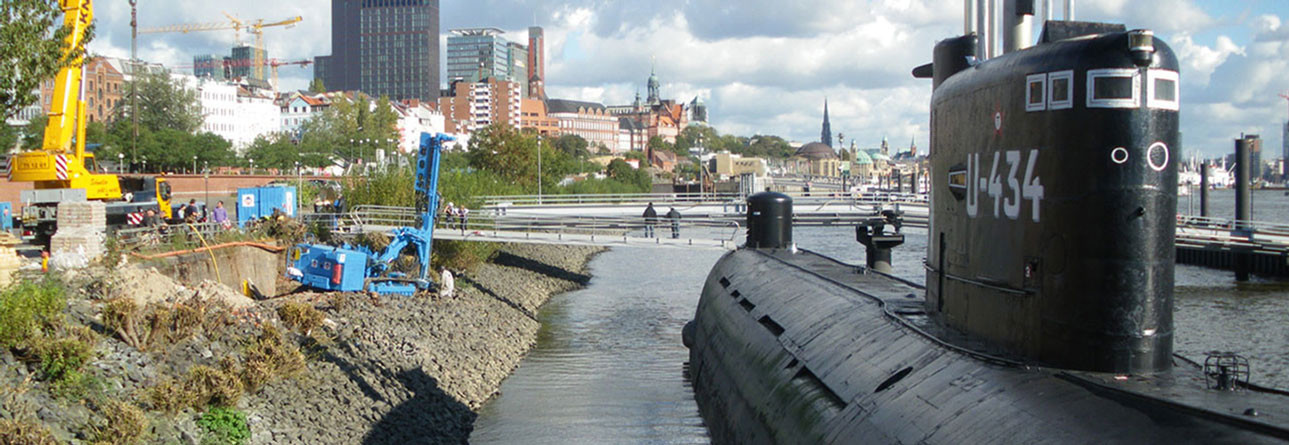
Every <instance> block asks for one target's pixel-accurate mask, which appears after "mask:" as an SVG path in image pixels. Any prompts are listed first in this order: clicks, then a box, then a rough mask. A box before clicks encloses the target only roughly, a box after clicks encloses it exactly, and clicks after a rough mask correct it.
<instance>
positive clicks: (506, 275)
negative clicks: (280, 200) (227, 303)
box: [243, 245, 599, 444]
mask: <svg viewBox="0 0 1289 445" xmlns="http://www.w3.org/2000/svg"><path fill="white" fill-rule="evenodd" d="M598 251H599V249H598V248H591V247H579V246H531V245H510V246H507V247H505V248H503V249H502V250H501V252H500V253H499V254H498V256H497V258H496V259H495V260H493V261H491V262H489V263H485V264H483V265H481V266H479V267H478V268H476V270H474V271H473V272H471V273H467V274H465V275H464V276H461V277H458V279H457V284H458V292H457V295H456V296H455V297H452V298H437V297H435V298H425V297H417V298H398V297H384V298H373V297H369V296H366V295H357V294H308V293H305V294H297V295H294V296H290V297H287V298H289V299H297V300H298V299H304V300H307V301H312V302H314V303H315V305H316V306H318V307H319V308H320V309H322V310H323V311H324V312H326V313H327V317H328V320H330V321H329V322H328V327H327V328H326V331H327V333H326V334H325V335H324V336H323V337H330V338H325V339H324V340H323V344H322V345H321V346H320V347H318V348H315V349H313V350H311V351H308V352H306V355H307V356H308V357H309V358H310V360H309V363H308V369H307V371H305V372H304V373H303V374H302V375H300V376H299V377H296V378H294V379H291V380H285V381H280V382H276V383H272V384H269V385H268V386H266V387H264V388H263V389H262V390H261V391H260V392H259V393H258V394H256V395H254V396H252V397H249V398H247V399H246V400H244V402H243V404H244V405H245V407H244V408H245V411H246V413H247V416H248V420H249V423H250V427H251V431H252V435H253V436H252V440H251V442H252V443H257V444H270V443H281V444H285V443H293V444H294V443H365V444H383V443H390V444H408V443H458V442H465V441H466V440H467V439H468V438H469V435H470V431H471V430H472V429H473V424H474V419H475V417H476V412H477V410H478V409H479V408H480V407H481V406H483V404H484V403H485V402H486V401H488V399H490V398H491V397H492V396H493V395H494V394H496V391H497V389H498V388H499V387H500V386H501V382H502V380H504V379H505V378H506V377H507V376H508V375H510V373H511V371H512V370H514V368H515V367H516V366H518V364H519V361H520V360H521V359H522V358H523V356H524V354H525V353H527V351H528V350H529V349H531V348H532V346H533V345H534V344H535V342H536V337H537V331H538V329H539V327H540V326H539V323H538V322H537V320H536V315H535V314H536V313H537V311H538V309H539V308H540V307H541V306H542V305H543V304H544V303H545V302H546V301H547V300H548V299H549V298H550V297H551V296H552V295H555V294H559V293H563V292H567V291H570V290H573V289H576V288H578V287H580V286H581V285H583V284H585V283H586V281H587V280H588V279H589V277H588V276H587V275H585V271H586V263H587V261H589V259H590V258H591V256H593V255H594V254H595V253H597V252H598ZM270 304H281V302H273V303H270Z"/></svg>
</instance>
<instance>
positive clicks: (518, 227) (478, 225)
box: [343, 206, 742, 241]
mask: <svg viewBox="0 0 1289 445" xmlns="http://www.w3.org/2000/svg"><path fill="white" fill-rule="evenodd" d="M419 217H420V213H419V212H417V211H416V209H412V208H409V207H388V206H360V207H355V208H354V210H353V211H350V212H348V213H345V214H344V215H343V219H347V220H348V221H347V223H350V224H353V225H354V226H356V227H361V228H368V227H374V228H382V229H383V228H386V227H407V226H412V225H415V224H416V223H417V222H418V221H417V219H418V218H419ZM647 225H649V224H648V223H647V222H645V221H644V220H643V219H642V218H640V217H589V216H548V215H517V214H508V215H497V214H492V213H488V212H479V213H478V214H471V215H469V217H467V218H466V222H465V224H464V226H463V225H462V224H461V223H460V221H456V220H452V221H449V220H447V219H446V218H444V217H440V218H439V219H438V220H437V221H436V224H435V228H436V230H461V231H463V232H466V233H471V232H502V231H504V232H533V233H535V232H544V233H568V234H572V233H577V234H583V235H606V236H621V235H623V234H624V233H631V232H636V231H642V230H644V229H645V227H646V226H647ZM671 225H672V222H671V221H670V220H668V219H666V217H663V216H660V217H659V218H658V221H657V222H656V223H654V224H653V226H654V230H656V231H657V233H659V234H660V235H661V234H665V233H666V232H668V231H669V230H670V229H671ZM678 229H680V230H684V231H686V232H690V233H692V231H693V230H695V229H697V230H703V231H713V230H715V231H717V233H721V234H724V233H726V232H725V231H727V230H728V235H719V236H717V237H716V238H715V239H717V240H724V241H732V240H734V239H735V238H737V237H738V235H739V233H740V232H741V230H742V226H741V225H740V224H739V221H737V220H724V219H706V218H704V219H689V220H686V219H683V218H682V219H681V220H680V221H679V223H678ZM691 238H692V237H691Z"/></svg>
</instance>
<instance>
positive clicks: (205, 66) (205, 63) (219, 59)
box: [192, 54, 228, 80]
mask: <svg viewBox="0 0 1289 445" xmlns="http://www.w3.org/2000/svg"><path fill="white" fill-rule="evenodd" d="M224 59H225V57H224V56H221V55H219V54H202V55H199V56H193V57H192V74H193V75H194V76H197V77H199V78H205V79H215V80H227V79H228V72H227V71H225V70H224Z"/></svg>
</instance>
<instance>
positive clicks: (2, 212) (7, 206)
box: [0, 202, 13, 232]
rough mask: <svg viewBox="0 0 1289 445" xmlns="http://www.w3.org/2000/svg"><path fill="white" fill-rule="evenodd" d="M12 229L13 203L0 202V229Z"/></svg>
mask: <svg viewBox="0 0 1289 445" xmlns="http://www.w3.org/2000/svg"><path fill="white" fill-rule="evenodd" d="M9 230H13V204H12V203H9V202H0V231H6V232H7V231H9Z"/></svg>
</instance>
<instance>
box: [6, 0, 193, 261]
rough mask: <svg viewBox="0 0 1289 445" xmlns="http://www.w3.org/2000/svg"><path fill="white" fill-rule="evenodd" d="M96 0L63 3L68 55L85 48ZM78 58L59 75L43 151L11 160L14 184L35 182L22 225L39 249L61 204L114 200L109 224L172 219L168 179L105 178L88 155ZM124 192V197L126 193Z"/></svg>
mask: <svg viewBox="0 0 1289 445" xmlns="http://www.w3.org/2000/svg"><path fill="white" fill-rule="evenodd" d="M93 3H94V2H93V0H59V6H61V7H62V10H63V14H64V18H63V25H64V26H65V27H67V28H69V29H71V30H72V32H71V33H70V34H68V35H67V38H66V39H65V41H64V42H65V48H66V51H67V52H68V53H71V52H73V51H75V50H76V49H77V48H80V47H81V46H82V45H84V43H85V42H83V41H82V39H83V37H84V36H85V30H86V29H87V28H88V27H89V26H90V24H91V23H93V20H94V5H93ZM83 62H84V61H83V60H82V58H80V57H77V58H76V60H75V61H73V62H72V64H71V65H70V66H68V67H66V68H63V69H62V70H59V71H58V77H57V78H56V80H55V83H54V95H53V98H52V99H53V100H52V102H51V105H50V110H49V123H48V124H47V125H46V126H45V137H44V141H43V143H42V145H41V149H40V150H36V151H29V152H23V153H17V154H14V155H13V156H12V157H10V159H9V180H10V181H14V182H32V183H34V184H35V187H34V190H26V191H23V192H22V203H23V210H22V225H23V227H24V228H25V229H28V230H31V232H32V234H33V235H35V236H36V240H37V242H38V243H39V244H47V243H48V240H49V237H50V236H52V235H53V234H54V231H55V230H57V211H58V203H60V202H66V201H84V200H96V201H108V208H107V217H108V225H109V226H114V227H119V226H122V225H132V224H133V225H137V224H140V223H142V222H143V215H144V214H145V213H146V212H147V211H148V210H153V211H155V212H157V215H159V216H160V217H162V218H165V219H171V216H172V215H171V209H170V198H171V191H170V184H168V183H166V180H165V178H161V177H153V176H144V177H134V178H130V177H118V176H117V175H114V174H107V173H99V172H97V171H98V170H99V169H98V168H97V166H96V164H95V162H94V154H93V153H90V152H87V151H86V150H85V124H86V123H87V122H88V121H87V119H86V115H85V101H83V100H81V90H82V87H83V85H82V83H83V79H82V64H83ZM123 192H124V193H123Z"/></svg>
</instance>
